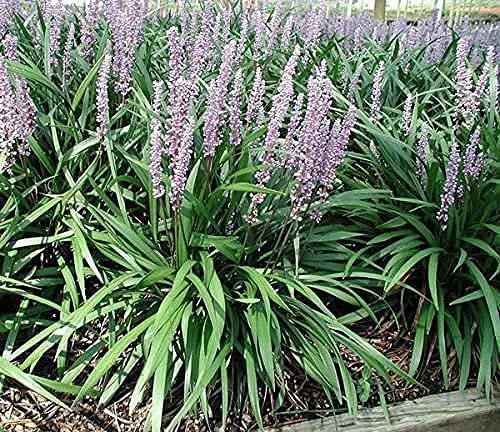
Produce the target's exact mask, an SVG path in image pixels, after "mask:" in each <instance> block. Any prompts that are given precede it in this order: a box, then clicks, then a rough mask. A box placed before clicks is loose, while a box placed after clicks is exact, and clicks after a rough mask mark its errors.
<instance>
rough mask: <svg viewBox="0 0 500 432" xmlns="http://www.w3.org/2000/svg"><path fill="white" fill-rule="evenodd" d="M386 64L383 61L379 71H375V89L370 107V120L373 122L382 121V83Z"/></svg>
mask: <svg viewBox="0 0 500 432" xmlns="http://www.w3.org/2000/svg"><path fill="white" fill-rule="evenodd" d="M384 72H385V63H384V61H381V62H380V63H379V64H378V66H377V70H376V71H375V76H374V78H373V88H372V97H371V106H370V118H371V119H372V120H373V121H377V120H380V117H381V115H380V104H381V99H382V87H383V86H382V82H383V79H384Z"/></svg>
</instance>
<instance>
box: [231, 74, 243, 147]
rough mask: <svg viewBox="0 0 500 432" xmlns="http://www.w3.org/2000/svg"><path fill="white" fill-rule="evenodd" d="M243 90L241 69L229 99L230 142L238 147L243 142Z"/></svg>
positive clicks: (236, 75)
mask: <svg viewBox="0 0 500 432" xmlns="http://www.w3.org/2000/svg"><path fill="white" fill-rule="evenodd" d="M242 88H243V72H242V70H241V69H238V70H237V71H236V74H235V76H234V80H233V88H232V90H231V95H230V99H229V110H230V111H229V126H230V128H231V136H230V142H231V144H232V145H234V146H235V145H238V144H239V143H240V141H241V130H242V121H241V90H242Z"/></svg>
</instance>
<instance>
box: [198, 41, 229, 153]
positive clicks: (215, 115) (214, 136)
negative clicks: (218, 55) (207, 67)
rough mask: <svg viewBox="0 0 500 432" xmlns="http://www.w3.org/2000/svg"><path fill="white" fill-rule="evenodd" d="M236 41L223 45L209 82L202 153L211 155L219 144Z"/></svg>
mask: <svg viewBox="0 0 500 432" xmlns="http://www.w3.org/2000/svg"><path fill="white" fill-rule="evenodd" d="M235 48H236V42H235V41H232V42H230V43H229V44H227V45H226V46H225V47H224V51H223V53H222V60H221V65H220V70H219V75H218V77H217V78H216V79H215V80H213V81H212V82H211V83H210V88H209V91H208V103H207V104H208V106H207V112H206V114H205V124H204V125H203V138H204V147H203V155H204V156H205V157H213V156H214V155H215V151H216V150H217V147H219V144H220V138H221V137H220V125H221V123H222V115H223V109H224V101H225V97H226V92H227V86H228V84H229V78H230V75H231V69H232V65H233V60H234V52H235Z"/></svg>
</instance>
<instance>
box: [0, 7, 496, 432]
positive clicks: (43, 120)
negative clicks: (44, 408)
mask: <svg viewBox="0 0 500 432" xmlns="http://www.w3.org/2000/svg"><path fill="white" fill-rule="evenodd" d="M9 4H10V3H9ZM6 11H7V13H6V14H5V15H6V18H5V22H4V21H1V22H0V38H1V40H2V45H1V48H0V52H1V56H0V105H1V107H0V140H1V141H0V269H1V272H0V299H1V301H2V308H1V309H2V310H0V332H1V333H0V334H1V335H2V341H4V342H5V344H4V348H3V353H2V357H1V358H0V374H2V378H1V383H3V380H4V377H5V376H6V377H9V378H10V379H14V380H17V381H18V382H19V383H20V384H22V385H26V386H28V387H30V388H32V389H33V390H36V391H38V392H39V393H40V394H42V395H43V396H45V397H47V398H48V399H51V400H53V401H54V402H56V403H59V404H62V405H64V404H63V402H61V398H58V397H57V396H56V395H57V394H70V395H74V397H73V398H72V401H73V404H76V403H78V402H79V401H80V400H81V399H82V398H84V397H86V396H92V397H95V398H98V399H99V402H100V403H101V404H103V405H104V404H107V403H109V402H110V401H112V400H113V398H115V397H116V396H117V395H118V394H121V393H123V392H124V391H125V389H129V390H130V394H131V395H130V410H131V411H133V410H134V409H136V408H137V407H138V406H139V405H140V404H141V403H142V402H143V401H144V400H145V399H146V398H148V397H152V404H151V411H150V415H149V417H148V423H147V425H146V428H152V429H153V430H154V431H160V430H162V414H163V412H164V404H165V402H166V400H167V396H169V395H170V394H171V392H172V391H173V389H174V388H177V389H178V388H179V387H178V386H179V384H180V385H181V388H182V396H181V397H182V399H183V403H182V408H181V409H180V410H178V411H177V412H176V413H175V415H174V416H173V417H172V418H169V419H168V429H167V430H174V429H175V428H176V427H178V426H179V424H180V423H181V422H182V421H183V420H184V419H185V418H186V417H187V416H188V415H190V414H193V413H198V412H201V413H203V414H204V416H205V418H206V419H215V420H216V421H218V422H219V423H221V424H223V425H224V424H225V423H226V420H227V417H228V414H229V412H230V411H233V412H238V411H241V412H243V411H244V410H245V409H246V408H247V407H248V406H250V407H251V410H252V412H253V415H254V418H255V421H256V423H257V425H258V426H259V427H263V420H262V416H261V408H262V407H263V406H264V405H266V406H271V407H272V409H279V406H280V404H281V403H282V401H283V400H284V398H285V397H286V394H287V391H288V387H287V379H286V373H285V372H286V370H287V369H288V368H289V367H290V366H293V368H297V367H299V368H301V369H302V370H303V371H304V372H305V373H306V374H307V375H308V376H309V377H310V378H311V379H312V380H314V381H316V382H317V383H319V384H320V385H321V387H322V388H323V390H324V392H325V395H326V396H327V398H328V399H330V400H331V403H332V405H334V406H339V405H341V406H343V407H345V408H346V409H347V410H349V411H350V412H352V413H354V412H356V409H357V407H358V403H359V400H358V399H359V389H358V388H357V387H358V386H357V383H356V380H355V378H354V377H353V375H352V371H350V370H349V369H348V367H347V365H346V360H345V359H346V357H345V353H346V352H348V353H350V354H353V355H355V356H357V358H359V359H360V361H361V362H363V363H364V365H365V371H369V372H368V374H370V373H371V374H373V377H375V378H376V379H377V380H380V381H383V380H385V381H386V382H387V383H389V384H390V382H391V376H393V375H398V376H400V377H403V378H404V379H405V380H407V381H408V383H409V384H416V382H417V381H416V380H418V371H419V369H420V368H421V367H425V364H426V361H428V358H429V357H430V350H433V349H436V350H437V353H438V354H437V355H438V356H439V358H440V361H441V368H442V373H443V385H444V386H445V387H449V386H450V382H449V378H448V377H449V371H450V369H451V368H452V367H455V368H456V367H458V368H459V371H460V380H459V383H458V386H459V387H460V388H461V389H463V388H465V386H466V385H467V383H468V381H469V377H470V375H471V373H472V372H474V374H477V376H476V379H477V387H478V389H479V390H485V392H486V393H487V394H488V395H489V394H491V393H492V382H493V378H494V375H495V373H496V371H497V364H498V349H499V344H500V340H499V338H500V322H499V316H498V303H499V300H500V298H499V295H498V289H497V288H496V287H495V285H496V284H497V283H498V278H497V275H498V269H499V265H500V257H499V255H498V252H497V248H498V239H499V230H500V224H499V222H500V221H499V219H500V213H499V211H498V201H499V199H500V196H499V184H498V168H499V163H498V154H499V152H498V151H499V148H498V145H499V144H498V143H499V136H498V135H499V134H498V121H499V115H498V111H497V109H496V107H497V104H498V101H497V79H498V66H497V63H496V61H497V60H496V57H495V53H494V52H493V51H494V50H493V49H491V50H489V51H487V44H488V43H491V41H494V40H495V38H498V29H497V28H495V27H493V26H492V27H488V26H487V25H486V24H484V26H483V27H478V28H476V27H473V26H471V25H470V24H469V23H468V22H462V23H459V24H457V27H455V28H454V29H451V28H449V27H448V26H447V25H446V23H444V22H442V21H439V20H436V19H435V18H433V17H431V18H429V19H428V20H426V21H423V22H420V23H418V24H417V25H415V26H407V25H406V24H405V23H404V22H403V21H401V20H399V21H396V22H395V23H393V24H390V25H389V24H385V23H376V22H374V21H373V20H372V19H371V18H370V17H369V16H367V15H360V16H356V17H354V18H350V19H344V18H341V17H339V16H336V15H334V14H333V12H332V11H330V13H331V15H330V16H326V11H325V9H323V8H321V7H319V8H313V9H311V10H306V11H303V10H301V11H300V12H297V11H293V10H283V9H279V8H278V9H273V10H270V11H245V10H242V9H240V6H239V2H235V4H234V5H233V6H232V8H230V9H221V8H219V6H215V7H214V6H212V5H211V4H208V5H205V6H203V7H200V6H199V5H198V4H190V5H188V6H186V7H185V8H184V9H181V10H167V11H162V13H158V11H146V10H145V9H144V8H143V6H142V3H141V2H140V1H131V2H124V3H123V5H121V3H120V2H111V1H105V2H103V4H100V3H91V4H90V5H89V6H87V7H86V8H85V9H79V8H64V7H62V6H61V5H59V4H54V5H51V4H50V3H47V2H44V3H40V4H39V5H35V7H34V8H30V7H28V6H25V5H21V6H17V2H15V1H12V2H11V5H10V6H9V7H8V8H7V9H6ZM0 19H2V20H4V18H3V16H2V17H0ZM3 305H6V307H5V308H3ZM389 308H390V309H392V311H393V315H394V319H396V320H398V322H399V324H400V325H401V326H402V327H406V328H407V329H408V330H411V331H412V332H414V348H413V354H412V357H411V364H410V365H409V370H406V371H403V370H401V369H399V368H398V367H396V366H395V365H394V364H393V363H392V362H391V361H389V360H388V359H387V358H386V357H385V356H384V355H383V354H382V353H380V352H378V351H377V350H376V349H375V348H374V347H372V346H371V345H370V344H369V343H368V342H367V341H366V340H364V339H363V338H362V337H360V336H359V335H358V334H357V333H356V332H355V331H353V330H352V327H351V326H350V324H352V323H353V322H356V321H359V320H360V319H368V320H373V321H374V322H375V324H376V323H377V319H378V318H377V316H378V313H379V312H380V311H384V310H386V309H389ZM82 339H83V342H82ZM76 345H78V349H79V354H78V356H75V353H74V347H75V346H76ZM451 363H452V364H451ZM47 365H54V367H53V368H52V369H53V373H52V374H49V376H47V374H46V373H45V374H43V373H40V372H39V371H40V370H46V369H47ZM49 369H50V367H49ZM365 378H367V377H365ZM377 382H378V381H377ZM377 389H378V391H379V392H380V395H381V397H382V398H383V391H382V385H381V384H380V383H379V384H378V386H377ZM177 391H178V390H177ZM362 399H363V400H364V399H366V398H365V397H362ZM65 400H67V398H66V399H65ZM64 406H65V405H64Z"/></svg>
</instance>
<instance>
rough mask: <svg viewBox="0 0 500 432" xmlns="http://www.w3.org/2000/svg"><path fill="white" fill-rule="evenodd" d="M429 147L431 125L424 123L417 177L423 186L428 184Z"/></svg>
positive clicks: (418, 148)
mask: <svg viewBox="0 0 500 432" xmlns="http://www.w3.org/2000/svg"><path fill="white" fill-rule="evenodd" d="M428 147H429V126H427V125H426V124H423V125H422V131H421V135H420V138H419V140H418V143H417V161H416V164H417V177H418V179H419V181H420V184H421V185H422V186H425V184H426V179H425V172H426V169H425V168H426V166H427V161H428V157H427V148H428Z"/></svg>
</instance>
